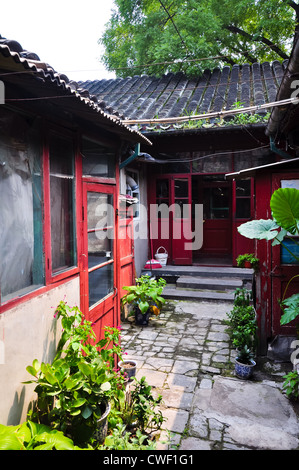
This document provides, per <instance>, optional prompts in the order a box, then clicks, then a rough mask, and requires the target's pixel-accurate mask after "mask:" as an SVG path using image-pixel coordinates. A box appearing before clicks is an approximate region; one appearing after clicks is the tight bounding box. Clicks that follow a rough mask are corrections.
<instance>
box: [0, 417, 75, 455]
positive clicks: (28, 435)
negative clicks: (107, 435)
mask: <svg viewBox="0 0 299 470" xmlns="http://www.w3.org/2000/svg"><path fill="white" fill-rule="evenodd" d="M78 449H81V448H79V447H77V446H75V445H74V443H73V441H72V440H71V439H69V438H68V437H66V436H64V434H63V433H62V432H61V431H57V430H56V429H51V428H49V427H48V426H45V425H44V424H37V423H34V422H32V421H27V422H25V423H22V424H19V425H17V426H4V425H3V424H0V450H78Z"/></svg>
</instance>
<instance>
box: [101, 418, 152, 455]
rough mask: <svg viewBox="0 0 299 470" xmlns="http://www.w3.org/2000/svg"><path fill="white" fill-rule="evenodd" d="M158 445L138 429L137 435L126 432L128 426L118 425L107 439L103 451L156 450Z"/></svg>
mask: <svg viewBox="0 0 299 470" xmlns="http://www.w3.org/2000/svg"><path fill="white" fill-rule="evenodd" d="M155 448H156V443H155V442H154V441H150V440H149V439H148V436H147V435H146V434H143V433H142V432H141V431H140V430H139V429H137V431H136V434H135V435H134V436H132V434H131V433H130V432H128V431H126V426H123V425H122V424H117V425H116V427H115V428H114V429H113V432H112V433H111V434H110V435H109V436H107V437H106V439H105V442H104V444H103V446H101V450H155Z"/></svg>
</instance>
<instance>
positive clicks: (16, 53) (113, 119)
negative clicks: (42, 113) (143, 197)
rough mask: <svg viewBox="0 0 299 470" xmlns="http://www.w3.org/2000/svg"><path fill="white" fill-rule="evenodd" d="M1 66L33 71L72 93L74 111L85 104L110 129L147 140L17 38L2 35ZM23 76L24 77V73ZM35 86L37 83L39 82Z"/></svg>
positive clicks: (51, 83)
mask: <svg viewBox="0 0 299 470" xmlns="http://www.w3.org/2000/svg"><path fill="white" fill-rule="evenodd" d="M0 68H1V69H2V70H5V71H7V72H11V71H13V73H14V74H15V73H17V72H18V71H20V72H21V73H23V72H24V70H25V71H28V72H33V73H34V75H35V76H38V77H40V78H42V82H43V83H47V84H48V85H49V86H53V87H54V89H55V90H57V91H59V92H62V93H63V95H64V96H70V95H73V96H74V98H76V102H75V105H74V104H72V105H71V103H69V105H70V109H72V110H73V111H74V112H75V111H78V112H80V107H82V106H83V108H84V109H85V110H86V107H87V109H88V110H91V111H92V112H93V117H94V119H95V120H98V121H100V122H101V123H103V125H105V124H106V125H107V126H108V127H109V129H110V130H112V131H113V129H115V130H116V131H119V132H121V134H122V135H124V136H127V137H128V138H129V139H131V140H133V141H139V142H140V141H145V140H146V141H147V139H146V138H145V137H144V136H143V135H142V134H140V133H139V132H137V131H135V130H133V129H131V128H130V127H129V126H126V125H125V124H123V123H122V121H121V118H122V117H123V116H120V115H119V113H117V112H113V110H112V109H111V108H108V109H105V110H104V109H103V106H102V103H101V102H99V101H98V99H97V97H96V96H94V95H92V94H91V93H89V91H88V90H87V89H84V90H83V89H82V88H80V87H79V85H78V83H76V82H74V81H72V80H69V79H68V77H67V76H66V75H64V74H59V73H57V72H56V71H55V70H54V69H53V68H52V67H51V66H50V65H49V64H47V63H45V62H42V61H41V60H40V58H39V57H38V56H37V55H36V54H35V53H33V52H29V51H26V50H24V49H23V48H22V46H21V45H20V43H18V42H17V41H15V40H9V39H6V38H2V37H1V36H0ZM20 76H21V75H20ZM8 77H10V73H8ZM22 77H25V76H24V75H22ZM1 78H2V80H3V81H4V82H5V80H6V79H7V78H6V73H4V75H3V76H2V77H1ZM39 83H41V82H39ZM33 85H35V86H36V81H35V83H33ZM64 106H65V104H64ZM71 106H72V107H71ZM83 108H82V109H83Z"/></svg>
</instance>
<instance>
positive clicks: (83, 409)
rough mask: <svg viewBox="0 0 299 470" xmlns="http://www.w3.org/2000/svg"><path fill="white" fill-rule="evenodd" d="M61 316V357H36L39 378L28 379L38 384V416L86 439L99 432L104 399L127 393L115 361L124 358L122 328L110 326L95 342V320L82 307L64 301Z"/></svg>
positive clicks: (76, 438)
mask: <svg viewBox="0 0 299 470" xmlns="http://www.w3.org/2000/svg"><path fill="white" fill-rule="evenodd" d="M55 316H56V317H58V318H60V317H61V323H62V327H63V329H64V330H63V333H62V336H61V339H60V341H59V344H58V348H57V354H56V356H55V359H54V361H53V363H51V364H48V363H44V362H42V363H39V361H38V360H37V359H35V360H34V361H33V363H32V365H30V366H28V367H27V371H28V372H29V373H30V374H31V375H33V376H34V379H33V380H30V381H28V382H25V383H35V384H36V388H35V391H36V393H37V395H38V400H37V408H36V411H35V414H34V415H33V417H34V418H36V419H37V420H38V422H40V423H43V424H46V425H49V426H51V427H52V428H55V429H58V430H61V431H62V432H64V433H67V435H69V436H70V437H71V438H72V439H73V440H74V442H76V443H80V444H81V442H87V441H88V440H89V439H90V438H91V436H92V435H93V433H94V432H95V430H96V427H97V421H98V420H99V419H100V418H101V416H102V414H103V412H104V411H105V408H104V407H103V405H104V404H105V403H106V402H107V401H108V400H117V399H118V398H119V397H120V395H121V394H123V393H124V392H123V384H124V378H123V377H122V376H121V375H120V374H118V373H117V371H116V370H115V365H116V364H115V361H116V360H118V358H119V359H122V355H121V347H120V338H119V330H118V329H116V328H106V329H105V337H104V339H103V340H101V341H100V342H98V343H95V334H94V332H93V329H92V324H91V322H89V321H87V320H86V319H84V317H83V315H82V313H81V312H80V310H79V309H78V308H77V307H72V308H70V307H69V306H67V305H66V303H65V302H61V303H60V304H59V306H58V308H57V310H56V313H55ZM116 357H117V359H116Z"/></svg>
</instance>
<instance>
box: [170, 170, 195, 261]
mask: <svg viewBox="0 0 299 470" xmlns="http://www.w3.org/2000/svg"><path fill="white" fill-rule="evenodd" d="M180 184H182V185H184V186H187V191H186V192H183V193H182V196H181V195H180V194H178V192H177V188H178V187H179V186H180ZM191 194H192V188H191V175H186V176H181V175H176V176H172V178H171V186H170V204H171V205H174V206H175V205H176V206H179V204H182V205H183V208H182V211H181V212H180V213H179V214H178V216H177V214H176V209H175V210H174V211H173V212H172V216H171V219H170V221H171V220H172V235H171V236H172V261H173V264H176V265H186V266H188V265H191V264H192V250H191V249H188V248H187V244H190V243H191V242H192V238H191V231H192V226H191V223H192V220H191Z"/></svg>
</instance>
